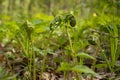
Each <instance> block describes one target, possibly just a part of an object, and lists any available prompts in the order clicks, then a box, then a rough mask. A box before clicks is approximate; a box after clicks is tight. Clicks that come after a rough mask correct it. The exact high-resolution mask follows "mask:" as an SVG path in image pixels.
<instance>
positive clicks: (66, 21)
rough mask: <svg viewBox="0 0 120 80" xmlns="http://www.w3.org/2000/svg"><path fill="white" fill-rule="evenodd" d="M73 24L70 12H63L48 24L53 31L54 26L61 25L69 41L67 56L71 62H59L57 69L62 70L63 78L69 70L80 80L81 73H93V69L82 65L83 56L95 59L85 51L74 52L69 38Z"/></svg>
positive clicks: (74, 21) (74, 23)
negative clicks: (70, 58)
mask: <svg viewBox="0 0 120 80" xmlns="http://www.w3.org/2000/svg"><path fill="white" fill-rule="evenodd" d="M75 25H76V19H75V17H74V16H73V15H72V14H63V15H60V16H58V17H55V19H54V20H53V21H52V23H51V24H50V29H51V30H52V32H53V31H54V30H55V29H56V28H59V27H63V29H64V31H65V34H66V35H67V36H66V37H67V38H68V42H69V45H68V47H69V55H68V56H70V57H72V64H70V63H67V62H63V63H61V66H60V67H59V68H58V71H63V72H64V79H66V78H67V73H68V72H69V71H73V72H75V74H76V75H77V76H76V79H78V80H81V77H80V76H81V73H84V72H85V73H91V74H93V73H95V72H94V71H92V70H91V69H89V68H88V67H86V66H84V65H83V63H84V59H85V58H90V59H93V60H95V59H94V58H93V57H92V56H90V55H88V54H86V53H78V54H76V52H75V50H74V47H73V41H72V39H71V33H70V29H72V28H73V27H75ZM77 57H80V63H79V62H78V60H77ZM68 61H70V60H68ZM87 71H88V72H87ZM93 75H94V74H93Z"/></svg>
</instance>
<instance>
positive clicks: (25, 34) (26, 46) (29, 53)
mask: <svg viewBox="0 0 120 80" xmlns="http://www.w3.org/2000/svg"><path fill="white" fill-rule="evenodd" d="M33 32H34V25H33V24H32V23H31V22H29V21H28V20H27V21H26V22H25V23H24V24H23V25H22V26H21V27H20V31H18V33H17V35H16V38H17V40H18V42H19V43H20V45H21V47H22V49H23V53H24V56H25V57H27V58H29V59H30V60H29V62H28V63H29V64H28V67H29V71H30V75H31V79H33V80H36V64H35V53H34V49H33V47H34V43H33Z"/></svg>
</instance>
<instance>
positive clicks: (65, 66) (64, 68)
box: [58, 62, 72, 71]
mask: <svg viewBox="0 0 120 80" xmlns="http://www.w3.org/2000/svg"><path fill="white" fill-rule="evenodd" d="M71 68H72V65H71V64H69V63H67V62H62V63H61V65H60V67H58V71H70V70H71Z"/></svg>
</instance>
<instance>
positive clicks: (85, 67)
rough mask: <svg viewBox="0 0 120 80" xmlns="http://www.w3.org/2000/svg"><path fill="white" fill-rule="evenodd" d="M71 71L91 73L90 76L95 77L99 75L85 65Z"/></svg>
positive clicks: (75, 67)
mask: <svg viewBox="0 0 120 80" xmlns="http://www.w3.org/2000/svg"><path fill="white" fill-rule="evenodd" d="M71 70H72V71H75V72H80V73H89V74H93V75H98V74H97V73H95V72H94V71H93V70H92V69H90V68H88V67H87V66H84V65H76V66H74V67H73V68H72V69H71Z"/></svg>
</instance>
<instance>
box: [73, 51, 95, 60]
mask: <svg viewBox="0 0 120 80" xmlns="http://www.w3.org/2000/svg"><path fill="white" fill-rule="evenodd" d="M75 56H76V57H80V58H89V59H93V60H95V58H94V57H93V56H90V55H88V54H87V53H78V54H76V55H75Z"/></svg>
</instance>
